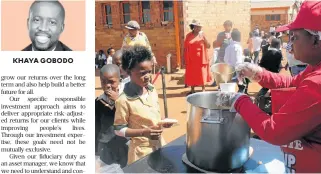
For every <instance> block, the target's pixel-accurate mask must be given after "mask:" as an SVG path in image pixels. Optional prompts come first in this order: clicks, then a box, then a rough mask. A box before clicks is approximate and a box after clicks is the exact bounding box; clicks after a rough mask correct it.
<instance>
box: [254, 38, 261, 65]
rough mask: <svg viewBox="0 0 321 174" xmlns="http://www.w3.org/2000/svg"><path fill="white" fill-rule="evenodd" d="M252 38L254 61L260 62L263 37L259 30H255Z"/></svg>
mask: <svg viewBox="0 0 321 174" xmlns="http://www.w3.org/2000/svg"><path fill="white" fill-rule="evenodd" d="M251 40H252V45H253V55H254V63H255V64H257V63H258V62H259V54H260V51H261V43H262V38H261V37H260V35H259V33H258V32H254V33H253V37H252V38H251Z"/></svg>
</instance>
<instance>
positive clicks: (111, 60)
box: [106, 56, 113, 65]
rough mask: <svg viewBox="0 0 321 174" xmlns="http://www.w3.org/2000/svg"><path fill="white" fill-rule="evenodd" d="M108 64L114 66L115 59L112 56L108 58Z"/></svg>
mask: <svg viewBox="0 0 321 174" xmlns="http://www.w3.org/2000/svg"><path fill="white" fill-rule="evenodd" d="M106 64H107V65H108V64H113V58H112V57H111V56H108V58H107V62H106Z"/></svg>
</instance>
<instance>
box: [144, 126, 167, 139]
mask: <svg viewBox="0 0 321 174" xmlns="http://www.w3.org/2000/svg"><path fill="white" fill-rule="evenodd" d="M162 133H163V130H162V129H161V127H160V126H151V127H148V128H145V129H144V130H143V136H144V137H146V138H149V139H151V140H158V139H160V136H161V134H162Z"/></svg>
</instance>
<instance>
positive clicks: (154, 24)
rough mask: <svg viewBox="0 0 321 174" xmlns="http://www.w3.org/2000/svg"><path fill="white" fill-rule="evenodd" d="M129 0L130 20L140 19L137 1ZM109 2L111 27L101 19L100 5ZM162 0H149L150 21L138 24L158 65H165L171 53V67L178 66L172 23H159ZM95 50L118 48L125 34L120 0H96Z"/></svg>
mask: <svg viewBox="0 0 321 174" xmlns="http://www.w3.org/2000/svg"><path fill="white" fill-rule="evenodd" d="M129 2H130V15H131V19H132V20H136V21H140V20H139V17H140V14H139V13H140V7H139V4H140V2H139V1H129ZM104 3H110V4H111V6H112V21H113V26H112V28H108V27H105V26H104V25H103V19H102V14H103V11H102V5H103V4H104ZM160 3H162V1H150V8H151V9H152V10H151V23H150V24H148V25H145V26H144V25H143V24H140V27H141V29H140V31H142V32H144V33H145V34H146V35H147V37H148V39H149V41H150V44H151V47H152V50H153V52H154V54H155V56H156V58H157V62H158V64H159V65H160V66H166V55H167V54H168V53H171V55H172V56H171V65H172V66H171V69H172V70H174V69H176V68H177V67H178V65H177V56H176V44H175V28H174V24H171V23H169V24H168V25H167V26H162V24H161V21H162V19H161V15H160V14H161V10H160V9H161V8H160V7H161V6H160ZM95 6H96V7H95V8H96V11H95V13H96V46H95V48H96V51H98V50H101V49H102V50H104V51H105V52H106V50H107V49H108V48H109V47H114V48H115V49H120V48H121V45H122V41H123V38H124V36H125V35H126V34H127V30H126V28H124V27H125V24H122V22H121V17H122V16H121V10H122V9H121V8H120V2H117V1H96V3H95Z"/></svg>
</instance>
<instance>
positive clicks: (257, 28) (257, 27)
mask: <svg viewBox="0 0 321 174" xmlns="http://www.w3.org/2000/svg"><path fill="white" fill-rule="evenodd" d="M253 32H257V33H260V29H259V25H257V24H256V25H255V28H254V30H253Z"/></svg>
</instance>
